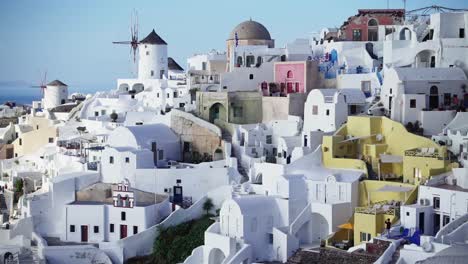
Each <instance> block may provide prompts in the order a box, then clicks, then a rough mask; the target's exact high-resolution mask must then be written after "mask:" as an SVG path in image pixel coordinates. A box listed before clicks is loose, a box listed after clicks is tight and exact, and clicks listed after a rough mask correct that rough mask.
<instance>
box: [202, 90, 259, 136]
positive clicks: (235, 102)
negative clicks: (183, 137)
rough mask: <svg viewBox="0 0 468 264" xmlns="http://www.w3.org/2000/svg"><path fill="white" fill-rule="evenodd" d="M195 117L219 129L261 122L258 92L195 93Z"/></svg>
mask: <svg viewBox="0 0 468 264" xmlns="http://www.w3.org/2000/svg"><path fill="white" fill-rule="evenodd" d="M196 96H197V110H196V112H197V115H198V116H199V117H201V118H202V119H204V120H207V121H209V122H210V123H212V124H215V125H218V126H219V127H221V128H224V129H226V128H228V123H233V124H254V123H260V122H261V121H262V95H261V94H260V92H244V91H237V92H197V94H196Z"/></svg>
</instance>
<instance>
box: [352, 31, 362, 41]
mask: <svg viewBox="0 0 468 264" xmlns="http://www.w3.org/2000/svg"><path fill="white" fill-rule="evenodd" d="M353 41H361V30H360V29H353Z"/></svg>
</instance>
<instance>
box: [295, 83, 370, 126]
mask: <svg viewBox="0 0 468 264" xmlns="http://www.w3.org/2000/svg"><path fill="white" fill-rule="evenodd" d="M366 105H367V103H366V98H365V96H364V93H363V92H362V91H361V90H359V89H342V90H337V89H314V90H312V91H311V92H310V93H309V95H308V96H307V100H306V103H305V106H304V129H303V133H304V135H308V134H309V133H310V132H311V131H319V130H320V131H323V132H333V131H335V130H337V129H338V128H340V127H341V126H342V125H343V124H344V123H345V122H346V120H347V118H348V115H359V114H363V113H365V110H366V109H365V108H366Z"/></svg>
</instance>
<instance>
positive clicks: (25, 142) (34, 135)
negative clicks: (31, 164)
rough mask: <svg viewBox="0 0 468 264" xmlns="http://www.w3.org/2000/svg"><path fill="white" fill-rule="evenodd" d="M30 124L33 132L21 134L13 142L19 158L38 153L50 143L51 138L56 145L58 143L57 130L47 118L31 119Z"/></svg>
mask: <svg viewBox="0 0 468 264" xmlns="http://www.w3.org/2000/svg"><path fill="white" fill-rule="evenodd" d="M28 124H29V125H31V127H32V128H33V130H32V131H29V132H26V133H23V134H20V135H19V137H18V138H17V139H16V140H15V141H13V146H14V152H15V156H17V157H21V156H23V155H29V154H32V153H34V152H36V151H38V150H39V148H41V147H42V146H44V145H46V144H48V143H49V138H53V140H54V143H55V142H56V137H57V133H58V132H57V128H56V127H55V126H53V124H52V123H51V121H50V120H48V119H47V118H42V117H29V119H28ZM20 139H21V141H22V144H21V145H20V144H19V143H20Z"/></svg>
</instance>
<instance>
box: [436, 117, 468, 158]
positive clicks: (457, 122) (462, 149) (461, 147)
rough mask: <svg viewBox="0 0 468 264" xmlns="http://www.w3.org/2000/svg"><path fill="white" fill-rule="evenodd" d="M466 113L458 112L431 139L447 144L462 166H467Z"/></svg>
mask: <svg viewBox="0 0 468 264" xmlns="http://www.w3.org/2000/svg"><path fill="white" fill-rule="evenodd" d="M467 133H468V113H466V112H458V113H457V115H456V116H455V118H454V119H453V120H452V121H451V122H450V123H448V124H447V126H446V127H445V128H444V129H443V131H442V132H441V133H440V134H439V135H436V136H432V140H434V141H436V142H438V143H439V144H440V143H442V144H444V145H446V146H447V149H448V150H450V151H451V152H452V153H453V154H454V155H456V156H457V157H458V158H459V161H460V162H461V163H462V164H463V167H468V162H467V160H468V137H467Z"/></svg>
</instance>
